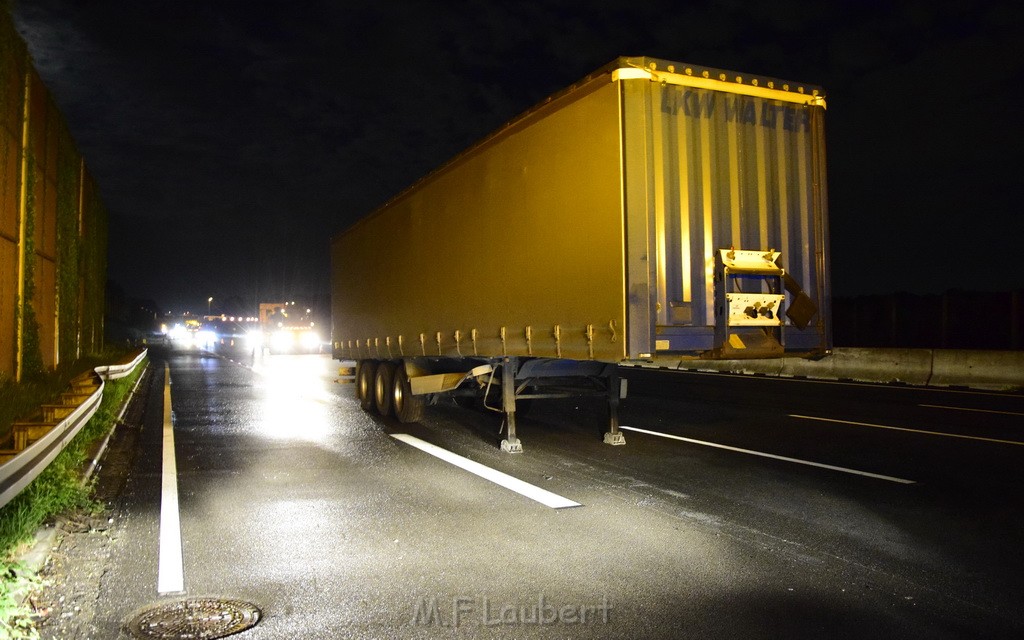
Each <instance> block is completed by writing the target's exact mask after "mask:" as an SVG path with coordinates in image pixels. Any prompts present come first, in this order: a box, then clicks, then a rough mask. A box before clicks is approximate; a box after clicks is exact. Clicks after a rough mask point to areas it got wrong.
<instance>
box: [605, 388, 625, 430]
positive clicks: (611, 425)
mask: <svg viewBox="0 0 1024 640" xmlns="http://www.w3.org/2000/svg"><path fill="white" fill-rule="evenodd" d="M622 382H624V381H620V380H619V374H618V371H615V370H613V371H612V373H611V374H610V375H609V376H608V432H607V433H605V434H604V443H605V444H611V445H624V444H626V438H625V437H624V436H623V435H622V432H621V431H619V400H620V399H621V398H622V396H623V393H622Z"/></svg>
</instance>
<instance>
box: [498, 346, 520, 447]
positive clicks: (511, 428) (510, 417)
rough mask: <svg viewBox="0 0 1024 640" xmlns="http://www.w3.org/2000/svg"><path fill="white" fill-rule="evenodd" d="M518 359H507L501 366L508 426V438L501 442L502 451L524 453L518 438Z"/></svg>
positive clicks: (504, 407)
mask: <svg viewBox="0 0 1024 640" xmlns="http://www.w3.org/2000/svg"><path fill="white" fill-rule="evenodd" d="M518 364H519V362H518V360H517V359H516V358H505V359H504V360H503V361H502V365H501V408H502V410H503V411H504V412H505V422H506V423H507V424H508V437H507V438H505V439H504V440H502V441H501V450H502V451H505V452H507V453H522V452H523V443H521V442H519V438H517V437H516V369H517V368H518V366H517V365H518Z"/></svg>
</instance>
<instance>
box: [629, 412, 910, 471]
mask: <svg viewBox="0 0 1024 640" xmlns="http://www.w3.org/2000/svg"><path fill="white" fill-rule="evenodd" d="M619 428H620V429H626V430H628V431H636V432H637V433H646V434H647V435H650V436H659V437H662V438H670V439H672V440H680V441H682V442H689V443H690V444H699V445H702V446H705V447H714V448H715V449H725V450H726V451H735V452H737V453H746V454H749V455H752V456H760V457H762V458H771V459H772V460H782V461H783V462H793V463H795V464H804V465H807V466H809V467H819V468H821V469H830V470H832V471H840V472H842V473H852V474H854V475H858V476H867V477H868V478H875V479H877V480H887V481H889V482H898V483H899V484H915V481H914V480H907V479H906V478H896V477H894V476H885V475H882V474H880V473H871V472H870V471H859V470H857V469H848V468H846V467H837V466H835V465H831V464H825V463H823V462H812V461H810V460H801V459H799V458H789V457H786V456H777V455H775V454H774V453H765V452H763V451H752V450H750V449H740V448H739V447H730V446H729V445H725V444H718V443H717V442H705V441H704V440H694V439H693V438H684V437H682V436H674V435H671V434H668V433H660V432H658V431H648V430H647V429H638V428H637V427H624V426H620V427H619Z"/></svg>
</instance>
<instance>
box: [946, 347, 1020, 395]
mask: <svg viewBox="0 0 1024 640" xmlns="http://www.w3.org/2000/svg"><path fill="white" fill-rule="evenodd" d="M933 353H934V355H933V360H932V375H931V379H930V380H929V382H928V384H931V385H935V386H963V387H975V388H979V389H1003V390H1011V389H1024V351H968V350H965V349H936V350H935V351H934V352H933Z"/></svg>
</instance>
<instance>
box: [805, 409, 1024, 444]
mask: <svg viewBox="0 0 1024 640" xmlns="http://www.w3.org/2000/svg"><path fill="white" fill-rule="evenodd" d="M789 417H790V418H801V419H803V420H817V421H819V422H835V423H837V424H849V425H853V426H855V427H871V428H872V429H889V430H891V431H906V432H908V433H920V434H922V435H926V436H942V437H944V438H960V439H962V440H978V441H980V442H996V443H998V444H1015V445H1024V442H1021V441H1019V440H1000V439H998V438H982V437H980V436H966V435H963V434H961V433H946V432H944V431H925V430H923V429H908V428H907V427H893V426H891V425H887V424H874V423H872V422H853V421H852V420H837V419H835V418H820V417H817V416H799V415H796V414H794V413H791V414H789Z"/></svg>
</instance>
